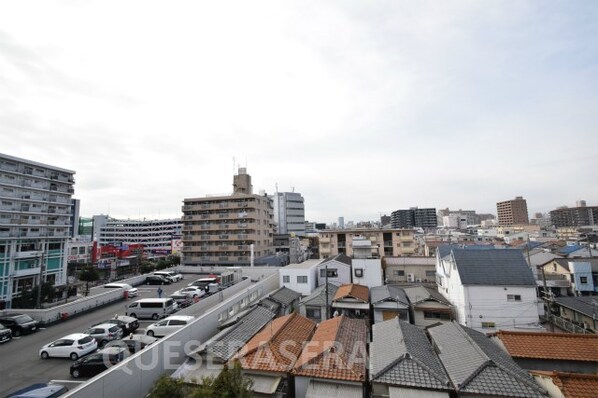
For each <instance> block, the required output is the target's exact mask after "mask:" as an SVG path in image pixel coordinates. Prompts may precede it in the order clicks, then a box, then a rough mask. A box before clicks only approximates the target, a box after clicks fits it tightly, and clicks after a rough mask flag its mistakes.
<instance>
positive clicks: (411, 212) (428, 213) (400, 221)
mask: <svg viewBox="0 0 598 398" xmlns="http://www.w3.org/2000/svg"><path fill="white" fill-rule="evenodd" d="M390 219H391V226H392V227H393V228H413V227H418V228H436V226H438V218H437V217H436V209H435V208H427V209H419V208H417V207H412V208H411V209H408V210H407V209H406V210H396V211H393V212H392V213H391V215H390Z"/></svg>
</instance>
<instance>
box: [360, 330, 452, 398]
mask: <svg viewBox="0 0 598 398" xmlns="http://www.w3.org/2000/svg"><path fill="white" fill-rule="evenodd" d="M369 363H370V368H369V369H370V372H369V379H370V383H371V391H372V394H371V397H373V398H378V397H379V398H382V397H385V398H386V397H431V398H440V397H449V396H450V395H449V394H450V392H452V390H453V388H452V385H451V383H450V381H449V378H448V375H447V373H446V371H445V370H444V368H443V366H442V363H441V362H440V358H439V357H438V356H437V355H436V353H435V352H434V348H433V347H432V344H431V343H430V341H429V340H428V338H427V337H426V334H425V332H424V330H423V329H420V328H418V327H417V326H414V325H411V324H409V323H407V322H404V321H402V320H400V319H398V318H393V319H389V320H386V321H384V322H380V323H375V324H374V325H372V342H371V343H370V362H369Z"/></svg>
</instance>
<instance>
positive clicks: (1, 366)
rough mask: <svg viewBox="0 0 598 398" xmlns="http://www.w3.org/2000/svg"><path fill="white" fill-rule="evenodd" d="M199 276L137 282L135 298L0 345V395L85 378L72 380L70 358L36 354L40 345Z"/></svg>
mask: <svg viewBox="0 0 598 398" xmlns="http://www.w3.org/2000/svg"><path fill="white" fill-rule="evenodd" d="M197 277H199V276H195V275H185V279H183V280H182V281H179V282H177V283H173V284H171V285H163V286H158V285H139V286H137V288H138V289H139V297H135V298H129V299H128V300H126V301H123V300H120V301H117V302H115V303H114V304H110V305H107V306H105V307H102V308H99V309H96V310H94V311H92V312H89V313H86V314H83V315H79V316H76V317H73V318H70V319H67V320H65V321H62V322H60V323H57V324H54V325H52V326H50V327H48V328H42V329H40V330H39V331H38V332H36V333H33V334H29V335H24V336H21V337H18V338H13V339H12V341H9V342H8V343H5V344H0V374H1V375H2V378H0V396H5V395H7V394H8V393H10V392H12V391H15V390H18V389H20V388H23V387H26V386H28V385H30V384H33V383H47V382H49V381H51V380H64V381H67V382H68V383H69V384H67V386H68V387H69V388H71V387H72V386H73V385H74V384H72V383H79V382H81V381H83V382H84V381H85V380H86V379H84V378H83V379H73V378H71V376H70V373H69V370H70V365H71V363H72V361H71V360H70V359H63V358H50V359H47V360H42V359H40V357H39V350H40V348H41V347H42V346H43V345H44V344H46V343H50V342H52V341H54V340H56V339H59V338H61V337H64V336H66V335H68V334H71V333H82V332H84V331H85V330H86V329H87V328H89V327H90V326H91V325H93V324H96V323H98V322H101V321H103V320H107V319H110V318H113V317H114V315H116V314H119V315H124V314H125V306H126V304H127V303H130V302H132V301H134V300H137V299H139V298H150V297H158V293H157V291H158V288H159V287H161V288H162V290H163V291H164V292H163V294H162V297H167V296H168V295H170V294H172V293H173V292H174V291H176V290H178V289H180V288H182V287H185V286H187V284H188V283H190V282H192V281H193V280H195V279H196V278H197ZM152 322H154V321H152V320H139V329H138V330H137V332H136V333H144V329H145V328H146V327H147V325H149V324H151V323H152Z"/></svg>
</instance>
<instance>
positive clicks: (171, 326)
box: [145, 315, 195, 336]
mask: <svg viewBox="0 0 598 398" xmlns="http://www.w3.org/2000/svg"><path fill="white" fill-rule="evenodd" d="M194 320H195V317H194V316H191V315H171V316H169V317H167V318H164V319H162V320H161V321H158V322H156V323H153V324H151V325H149V326H148V327H147V329H146V330H145V334H147V335H148V336H166V335H167V334H170V333H174V332H176V331H177V330H179V329H181V328H183V327H185V326H187V325H188V324H190V323H191V322H193V321H194Z"/></svg>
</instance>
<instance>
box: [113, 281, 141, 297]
mask: <svg viewBox="0 0 598 398" xmlns="http://www.w3.org/2000/svg"><path fill="white" fill-rule="evenodd" d="M104 288H105V289H125V292H127V297H137V296H138V295H139V290H138V289H137V288H136V287H133V286H131V285H129V284H128V283H108V284H106V285H104Z"/></svg>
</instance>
